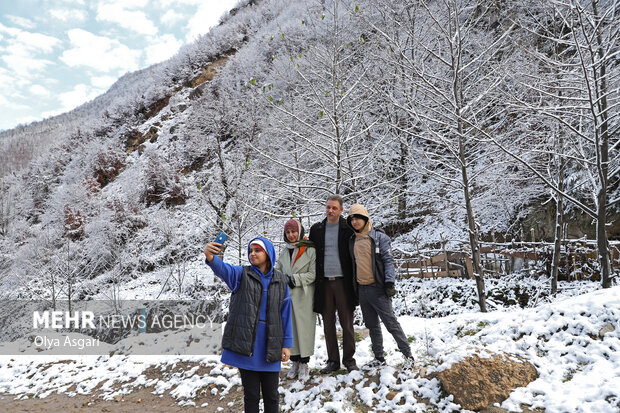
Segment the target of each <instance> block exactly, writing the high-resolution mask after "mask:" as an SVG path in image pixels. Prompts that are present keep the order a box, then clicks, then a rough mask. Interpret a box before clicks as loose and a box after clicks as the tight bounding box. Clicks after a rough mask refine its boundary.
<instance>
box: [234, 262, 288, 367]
mask: <svg viewBox="0 0 620 413" xmlns="http://www.w3.org/2000/svg"><path fill="white" fill-rule="evenodd" d="M286 286H287V283H286V278H285V276H284V275H283V274H282V273H281V272H279V271H277V270H274V271H273V276H272V278H271V281H270V282H269V288H268V290H267V320H266V322H267V345H266V349H267V355H266V359H267V362H269V363H272V362H274V361H278V360H280V359H281V357H282V344H283V342H284V333H283V330H282V316H281V308H282V303H283V302H284V298H285V297H286ZM262 297H263V283H262V282H261V279H260V276H259V275H258V274H257V273H256V272H255V271H254V270H253V269H252V267H250V266H244V267H243V274H242V275H241V281H240V285H239V289H238V290H237V292H235V293H234V294H232V295H231V296H230V306H229V313H228V321H226V327H224V335H223V337H222V347H223V348H225V349H226V350H230V351H234V352H235V353H239V354H243V355H244V356H252V355H253V354H254V340H255V339H256V328H257V326H258V317H259V313H260V304H261V299H262Z"/></svg>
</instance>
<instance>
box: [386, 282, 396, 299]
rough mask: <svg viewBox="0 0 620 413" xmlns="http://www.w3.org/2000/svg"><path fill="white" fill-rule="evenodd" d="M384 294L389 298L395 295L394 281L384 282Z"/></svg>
mask: <svg viewBox="0 0 620 413" xmlns="http://www.w3.org/2000/svg"><path fill="white" fill-rule="evenodd" d="M385 295H387V296H388V297H390V298H391V297H394V296H395V295H396V288H394V283H390V282H387V283H385Z"/></svg>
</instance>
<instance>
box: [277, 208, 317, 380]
mask: <svg viewBox="0 0 620 413" xmlns="http://www.w3.org/2000/svg"><path fill="white" fill-rule="evenodd" d="M284 241H286V246H285V247H284V248H283V249H282V251H280V255H279V258H278V261H277V262H276V265H275V268H276V269H277V270H279V271H281V272H282V273H284V274H285V275H288V276H289V290H290V293H291V300H292V304H293V347H292V348H291V361H292V362H293V366H292V367H291V369H290V370H289V372H288V374H287V375H286V377H287V378H289V379H294V378H296V377H297V378H299V379H300V380H302V381H306V380H307V379H308V378H310V371H309V368H308V361H310V356H311V355H313V354H314V333H315V327H316V314H315V313H314V311H312V306H313V300H314V279H315V276H316V273H315V258H316V252H315V250H314V247H313V244H312V242H310V241H308V240H306V239H304V229H303V226H302V225H301V222H299V221H298V220H295V219H290V220H288V221H287V222H286V224H285V225H284Z"/></svg>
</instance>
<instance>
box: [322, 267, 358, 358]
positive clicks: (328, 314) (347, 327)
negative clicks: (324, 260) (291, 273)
mask: <svg viewBox="0 0 620 413" xmlns="http://www.w3.org/2000/svg"><path fill="white" fill-rule="evenodd" d="M354 309H355V307H354V305H353V303H352V302H351V299H350V297H349V295H348V294H347V293H346V291H345V289H344V279H343V278H342V277H338V278H334V279H331V278H328V277H325V307H324V309H323V314H322V315H323V330H324V332H325V344H326V345H327V361H328V362H335V363H337V364H340V351H339V350H338V335H337V333H336V311H337V312H338V319H339V320H340V326H341V327H342V364H343V365H344V366H345V367H347V366H351V365H355V359H354V358H353V357H354V356H355V332H354V330H353V310H354Z"/></svg>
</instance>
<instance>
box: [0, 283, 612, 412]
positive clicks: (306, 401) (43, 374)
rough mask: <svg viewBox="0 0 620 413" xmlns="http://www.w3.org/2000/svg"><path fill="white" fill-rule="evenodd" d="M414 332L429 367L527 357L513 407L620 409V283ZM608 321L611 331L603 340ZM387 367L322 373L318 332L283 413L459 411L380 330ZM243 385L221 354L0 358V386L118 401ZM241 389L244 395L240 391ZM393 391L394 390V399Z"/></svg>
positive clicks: (421, 323)
mask: <svg viewBox="0 0 620 413" xmlns="http://www.w3.org/2000/svg"><path fill="white" fill-rule="evenodd" d="M399 319H400V321H401V323H402V325H403V328H404V330H405V333H406V334H407V336H408V337H409V338H410V340H411V343H412V348H413V350H414V354H415V356H416V360H417V363H416V364H417V366H418V367H424V368H425V369H426V372H427V373H432V372H435V371H440V370H443V369H446V368H449V367H450V366H451V365H453V364H455V363H457V362H459V361H461V360H463V359H464V358H466V357H467V356H469V355H471V354H474V353H476V354H479V355H480V356H481V357H484V356H485V355H487V354H492V353H510V354H515V355H517V356H520V357H523V358H526V359H528V360H529V361H530V362H531V363H532V364H534V366H536V368H537V370H538V373H539V378H538V379H537V380H535V381H533V382H532V383H530V384H529V385H528V386H526V387H524V388H519V389H516V390H515V391H514V392H513V393H512V394H511V395H510V397H509V398H508V399H507V400H506V401H504V402H503V403H502V405H501V406H502V407H504V408H506V409H509V410H511V411H520V405H521V404H527V405H530V406H533V407H538V408H544V409H545V410H546V411H547V412H566V411H584V412H585V411H596V412H617V411H618V410H619V409H620V286H616V287H613V288H610V289H605V290H597V291H594V292H589V293H586V294H583V295H580V296H577V297H572V298H566V299H564V300H562V301H558V302H556V303H553V304H545V305H542V306H539V307H536V308H526V309H512V311H504V312H491V313H486V314H481V313H476V312H471V313H463V314H456V315H450V316H447V317H443V318H436V319H425V318H419V317H412V316H402V317H400V318H399ZM607 324H611V325H612V326H613V327H614V330H613V331H611V332H608V333H606V334H605V335H604V336H603V337H602V338H600V337H599V331H600V330H601V329H602V328H603V327H604V326H605V325H607ZM384 340H385V347H386V353H387V354H386V359H387V362H388V366H387V367H384V368H382V369H380V370H379V371H375V372H372V374H364V373H363V372H352V373H350V374H345V371H341V372H339V373H340V374H334V375H327V376H325V375H320V374H319V373H318V371H317V369H319V368H320V367H322V365H323V364H324V362H325V360H326V350H325V343H324V341H323V340H322V339H321V340H317V346H316V353H315V357H313V358H312V359H311V362H310V367H311V369H312V377H311V380H310V381H309V382H308V383H306V384H305V385H303V384H302V383H300V382H295V381H287V380H282V382H281V384H282V386H281V393H282V402H283V411H295V412H297V411H314V412H327V411H332V412H352V411H355V409H358V408H359V407H360V406H365V408H366V409H370V410H385V411H395V412H398V411H417V412H423V411H425V410H427V409H428V407H429V405H430V406H432V407H433V408H434V409H436V410H437V411H440V412H453V411H460V407H459V406H458V405H457V404H455V403H454V402H453V400H452V397H451V396H447V395H445V394H442V392H441V388H440V384H439V382H438V380H437V379H430V378H428V377H422V376H420V375H419V374H418V373H417V370H416V371H415V372H404V371H401V369H400V367H401V365H402V357H401V355H400V353H399V352H398V349H397V347H396V344H395V342H394V340H393V339H392V337H391V336H390V335H389V334H388V333H387V332H386V331H384ZM371 354H372V353H371V352H370V339H369V338H368V337H365V338H363V339H361V340H360V341H359V342H358V347H357V352H356V358H357V361H358V364H360V365H362V364H364V363H366V362H368V361H370V360H371V358H372V355H371ZM239 385H240V379H239V377H238V374H237V370H236V369H233V368H229V367H227V366H224V365H222V364H221V363H219V361H218V357H217V356H195V357H182V358H180V357H178V356H121V355H116V356H112V357H109V356H82V357H71V358H69V357H66V356H50V355H36V356H1V357H0V392H2V393H8V394H14V395H16V397H20V398H26V397H32V396H35V397H45V396H47V395H49V394H50V393H52V392H63V393H67V394H69V395H75V394H91V393H96V394H98V395H99V396H100V397H103V398H105V399H112V398H114V397H118V395H122V394H126V393H129V392H131V391H132V390H134V389H136V388H139V387H147V388H149V389H152V391H153V392H154V393H156V394H163V393H168V394H170V395H171V396H173V397H175V398H177V400H179V403H180V404H182V405H195V406H197V407H200V406H201V405H202V404H203V401H204V398H203V395H204V394H205V392H208V393H209V394H210V395H212V396H215V397H219V398H220V399H221V400H223V401H224V402H226V401H227V400H228V399H230V398H231V397H230V391H231V389H232V388H233V387H236V386H239ZM236 395H237V397H238V394H236ZM388 396H390V397H388Z"/></svg>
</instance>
